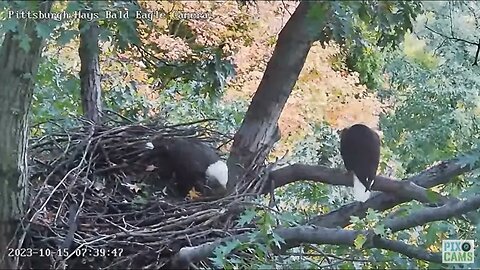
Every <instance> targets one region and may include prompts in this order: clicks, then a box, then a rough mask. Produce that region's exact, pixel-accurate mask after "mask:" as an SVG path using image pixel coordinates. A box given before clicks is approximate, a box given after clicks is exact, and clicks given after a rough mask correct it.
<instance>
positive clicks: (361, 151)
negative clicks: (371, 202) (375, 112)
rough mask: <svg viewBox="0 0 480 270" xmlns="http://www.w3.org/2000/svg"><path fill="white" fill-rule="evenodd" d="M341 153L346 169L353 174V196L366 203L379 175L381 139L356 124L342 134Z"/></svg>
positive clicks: (364, 127) (369, 130)
mask: <svg viewBox="0 0 480 270" xmlns="http://www.w3.org/2000/svg"><path fill="white" fill-rule="evenodd" d="M340 153H341V155H342V159H343V162H344V164H345V168H346V169H347V170H348V171H349V172H350V173H352V174H353V195H354V197H355V200H356V201H360V202H365V201H366V200H368V198H369V197H370V190H371V188H372V186H373V183H374V181H375V177H376V175H377V169H378V163H379V161H380V138H379V137H378V135H377V133H376V132H375V131H373V130H372V129H370V128H369V127H367V126H365V125H362V124H356V125H353V126H351V127H350V128H345V129H343V130H342V132H341V134H340Z"/></svg>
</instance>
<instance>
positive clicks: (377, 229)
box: [373, 224, 386, 237]
mask: <svg viewBox="0 0 480 270" xmlns="http://www.w3.org/2000/svg"><path fill="white" fill-rule="evenodd" d="M373 232H374V233H375V234H378V235H380V236H382V237H384V236H385V233H386V229H385V225H383V224H377V225H375V227H374V228H373Z"/></svg>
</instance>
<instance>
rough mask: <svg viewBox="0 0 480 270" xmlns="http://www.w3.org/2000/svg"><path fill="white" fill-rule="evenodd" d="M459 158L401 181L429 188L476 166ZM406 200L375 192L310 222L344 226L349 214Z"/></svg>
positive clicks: (331, 226) (360, 214)
mask: <svg viewBox="0 0 480 270" xmlns="http://www.w3.org/2000/svg"><path fill="white" fill-rule="evenodd" d="M460 159H461V158H457V159H453V160H450V161H444V162H442V163H440V164H438V165H436V166H433V167H431V168H429V169H427V170H425V171H423V172H421V173H419V174H417V175H415V176H413V177H410V178H408V179H406V180H403V181H410V182H412V183H414V184H416V185H418V186H422V187H424V188H431V187H434V186H437V185H441V184H446V183H448V182H449V181H450V179H452V178H453V177H454V176H457V175H460V174H462V173H465V172H468V171H471V170H473V169H475V168H476V167H470V166H467V165H465V164H463V162H461V161H460ZM407 201H410V199H406V198H401V197H397V196H394V195H392V194H386V193H381V194H376V195H374V196H372V198H370V199H369V200H367V201H366V202H365V203H363V204H361V203H350V204H347V205H344V206H342V207H340V208H339V209H337V210H334V211H332V212H330V213H328V214H325V215H320V216H317V217H315V218H313V220H312V223H313V224H315V225H317V226H322V227H328V228H335V227H345V226H348V225H349V224H350V217H351V216H358V217H360V218H362V217H365V213H366V211H367V209H368V208H372V209H374V210H377V211H385V210H387V209H390V208H392V207H394V206H396V205H398V204H401V203H404V202H407Z"/></svg>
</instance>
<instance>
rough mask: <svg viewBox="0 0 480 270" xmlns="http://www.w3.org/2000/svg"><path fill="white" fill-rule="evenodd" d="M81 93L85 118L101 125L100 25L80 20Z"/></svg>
mask: <svg viewBox="0 0 480 270" xmlns="http://www.w3.org/2000/svg"><path fill="white" fill-rule="evenodd" d="M79 29H80V48H79V49H78V53H79V55H80V62H81V68H80V91H81V96H82V109H83V114H84V116H85V118H87V119H88V120H90V121H92V122H93V123H99V122H100V118H101V113H102V100H101V93H102V92H101V85H100V64H99V59H98V51H99V49H98V23H97V22H96V21H91V22H89V21H85V20H80V25H79Z"/></svg>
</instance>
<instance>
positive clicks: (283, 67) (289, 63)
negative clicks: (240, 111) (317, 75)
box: [228, 1, 321, 191]
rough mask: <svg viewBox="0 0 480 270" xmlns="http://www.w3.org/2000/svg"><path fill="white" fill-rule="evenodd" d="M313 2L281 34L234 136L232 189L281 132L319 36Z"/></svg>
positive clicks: (230, 161) (305, 4)
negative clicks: (282, 120) (312, 20)
mask: <svg viewBox="0 0 480 270" xmlns="http://www.w3.org/2000/svg"><path fill="white" fill-rule="evenodd" d="M313 4H314V3H312V2H310V1H301V2H300V4H299V5H298V7H297V8H296V10H295V12H294V13H293V14H292V16H291V17H290V19H289V20H288V22H287V23H286V25H285V27H284V28H283V29H282V31H280V33H279V35H278V41H277V44H276V46H275V49H274V51H273V54H272V57H271V58H270V61H269V62H268V64H267V68H266V70H265V73H264V75H263V78H262V80H261V82H260V85H259V86H258V89H257V91H256V92H255V95H254V97H253V99H252V102H251V104H250V106H249V108H248V110H247V113H246V114H245V119H244V120H243V123H242V126H241V127H240V129H239V130H238V132H237V133H236V134H235V137H234V142H233V145H232V148H231V152H230V157H229V159H228V168H229V181H228V188H229V190H230V191H231V190H233V189H234V187H235V186H236V185H237V182H238V179H239V178H240V176H242V175H244V172H245V171H246V170H247V168H248V167H250V165H251V164H252V163H254V162H255V160H259V161H261V162H263V161H264V160H265V157H266V155H267V154H268V153H269V152H270V150H271V145H273V143H272V141H273V140H274V139H275V137H276V134H277V133H278V130H277V121H278V119H279V117H280V114H281V112H282V110H283V107H284V106H285V104H286V102H287V100H288V97H289V96H290V93H291V92H292V89H293V86H294V85H295V83H296V81H297V79H298V75H299V74H300V71H301V70H302V68H303V65H304V64H305V59H306V57H307V54H308V52H309V51H310V47H311V46H312V44H313V41H314V40H315V37H316V33H315V32H314V31H311V27H309V26H311V23H310V21H309V19H308V16H307V15H308V12H309V10H310V8H311V6H312V5H313ZM318 31H321V27H320V28H318ZM266 146H267V147H266Z"/></svg>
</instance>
